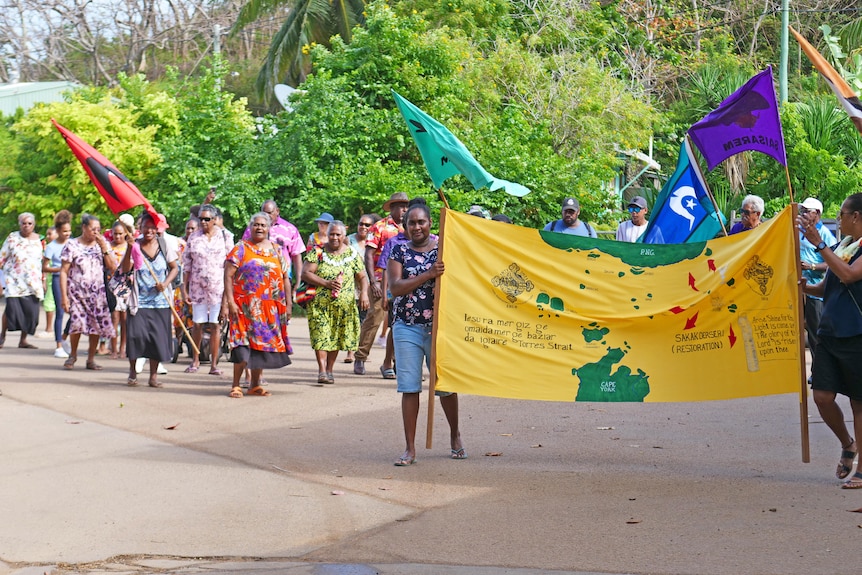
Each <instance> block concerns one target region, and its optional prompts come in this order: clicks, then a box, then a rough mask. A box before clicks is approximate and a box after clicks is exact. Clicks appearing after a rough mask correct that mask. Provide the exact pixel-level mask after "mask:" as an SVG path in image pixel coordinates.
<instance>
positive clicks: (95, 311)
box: [60, 238, 116, 337]
mask: <svg viewBox="0 0 862 575" xmlns="http://www.w3.org/2000/svg"><path fill="white" fill-rule="evenodd" d="M60 259H61V260H62V261H63V262H69V263H70V264H71V265H70V266H69V275H68V279H67V282H66V286H67V289H68V291H69V317H70V321H71V323H70V324H69V333H81V334H86V335H98V336H100V337H115V336H116V331H115V330H114V323H113V322H112V321H111V312H110V310H109V309H108V298H107V296H106V295H105V267H104V265H105V264H104V256H103V255H102V248H100V247H99V244H98V243H95V242H94V243H93V245H91V246H85V245H83V244H82V243H81V242H80V241H79V240H78V238H73V239H70V240H69V241H67V242H66V246H65V247H64V248H63V253H62V255H61V256H60Z"/></svg>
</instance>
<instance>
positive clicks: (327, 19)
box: [233, 0, 365, 101]
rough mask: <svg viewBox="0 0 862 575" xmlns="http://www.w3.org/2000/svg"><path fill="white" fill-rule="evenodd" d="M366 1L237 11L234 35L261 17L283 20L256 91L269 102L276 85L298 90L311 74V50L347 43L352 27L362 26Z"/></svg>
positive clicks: (277, 2)
mask: <svg viewBox="0 0 862 575" xmlns="http://www.w3.org/2000/svg"><path fill="white" fill-rule="evenodd" d="M364 12H365V0H250V1H249V2H248V3H246V4H245V5H244V6H243V7H242V9H241V10H240V13H239V16H238V17H237V20H236V23H235V24H234V26H233V32H234V33H237V32H239V31H240V30H242V29H243V28H244V27H246V26H248V25H249V24H251V23H253V22H255V21H256V20H258V18H260V17H261V16H263V15H273V16H275V17H284V19H285V20H284V24H282V26H281V28H280V29H279V30H278V32H276V33H275V35H274V36H273V37H272V41H271V42H270V44H269V52H267V54H266V58H265V59H264V62H263V67H262V68H261V70H260V73H259V74H258V77H257V83H256V87H257V89H258V92H259V94H260V95H262V96H263V97H264V100H265V101H268V100H269V98H270V97H271V94H272V90H273V87H274V86H275V85H276V84H278V83H279V82H286V83H288V84H290V85H292V86H297V85H298V84H299V83H300V82H302V81H303V80H304V79H305V77H306V76H307V74H308V72H309V71H310V66H311V59H310V57H309V54H310V48H311V47H313V46H314V45H315V44H321V45H323V46H327V47H328V46H330V38H332V37H333V36H336V35H337V36H340V37H341V39H342V40H343V41H344V42H346V43H349V42H350V40H351V38H352V36H353V27H354V26H356V25H357V24H363V23H364V22H365V14H364Z"/></svg>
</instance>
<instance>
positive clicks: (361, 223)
mask: <svg viewBox="0 0 862 575" xmlns="http://www.w3.org/2000/svg"><path fill="white" fill-rule="evenodd" d="M359 225H360V226H365V227H366V228H370V227H371V226H372V225H374V224H372V223H371V222H359Z"/></svg>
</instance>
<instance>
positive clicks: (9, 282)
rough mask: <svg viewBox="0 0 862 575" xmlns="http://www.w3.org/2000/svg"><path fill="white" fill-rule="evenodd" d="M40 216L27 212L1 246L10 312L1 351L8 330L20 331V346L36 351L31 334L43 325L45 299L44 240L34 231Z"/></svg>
mask: <svg viewBox="0 0 862 575" xmlns="http://www.w3.org/2000/svg"><path fill="white" fill-rule="evenodd" d="M35 229H36V216H34V215H33V214H31V213H29V212H25V213H23V214H21V215H19V216H18V231H17V232H12V233H11V234H9V236H8V237H7V238H6V241H4V242H3V246H2V247H0V270H3V273H4V274H5V277H6V310H5V311H4V312H3V327H2V330H0V348H2V347H3V345H4V344H5V343H6V331H20V332H21V338H20V339H19V340H18V347H20V348H23V349H36V346H35V345H32V344H30V343H28V342H27V335H28V334H29V335H33V334H34V333H36V326H38V324H39V302H40V301H41V300H42V298H43V297H44V296H45V290H44V287H43V286H42V240H40V239H39V235H38V234H37V233H36V232H35V231H34V230H35Z"/></svg>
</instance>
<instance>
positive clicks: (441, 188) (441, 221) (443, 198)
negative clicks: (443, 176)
mask: <svg viewBox="0 0 862 575" xmlns="http://www.w3.org/2000/svg"><path fill="white" fill-rule="evenodd" d="M437 195H439V196H440V199H441V200H443V205H444V206H446V209H447V210H448V209H450V208H449V200H447V199H446V194H444V193H443V187H442V186H440V187H439V188H437ZM440 229H441V230H442V229H443V217H442V216H441V217H440Z"/></svg>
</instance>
